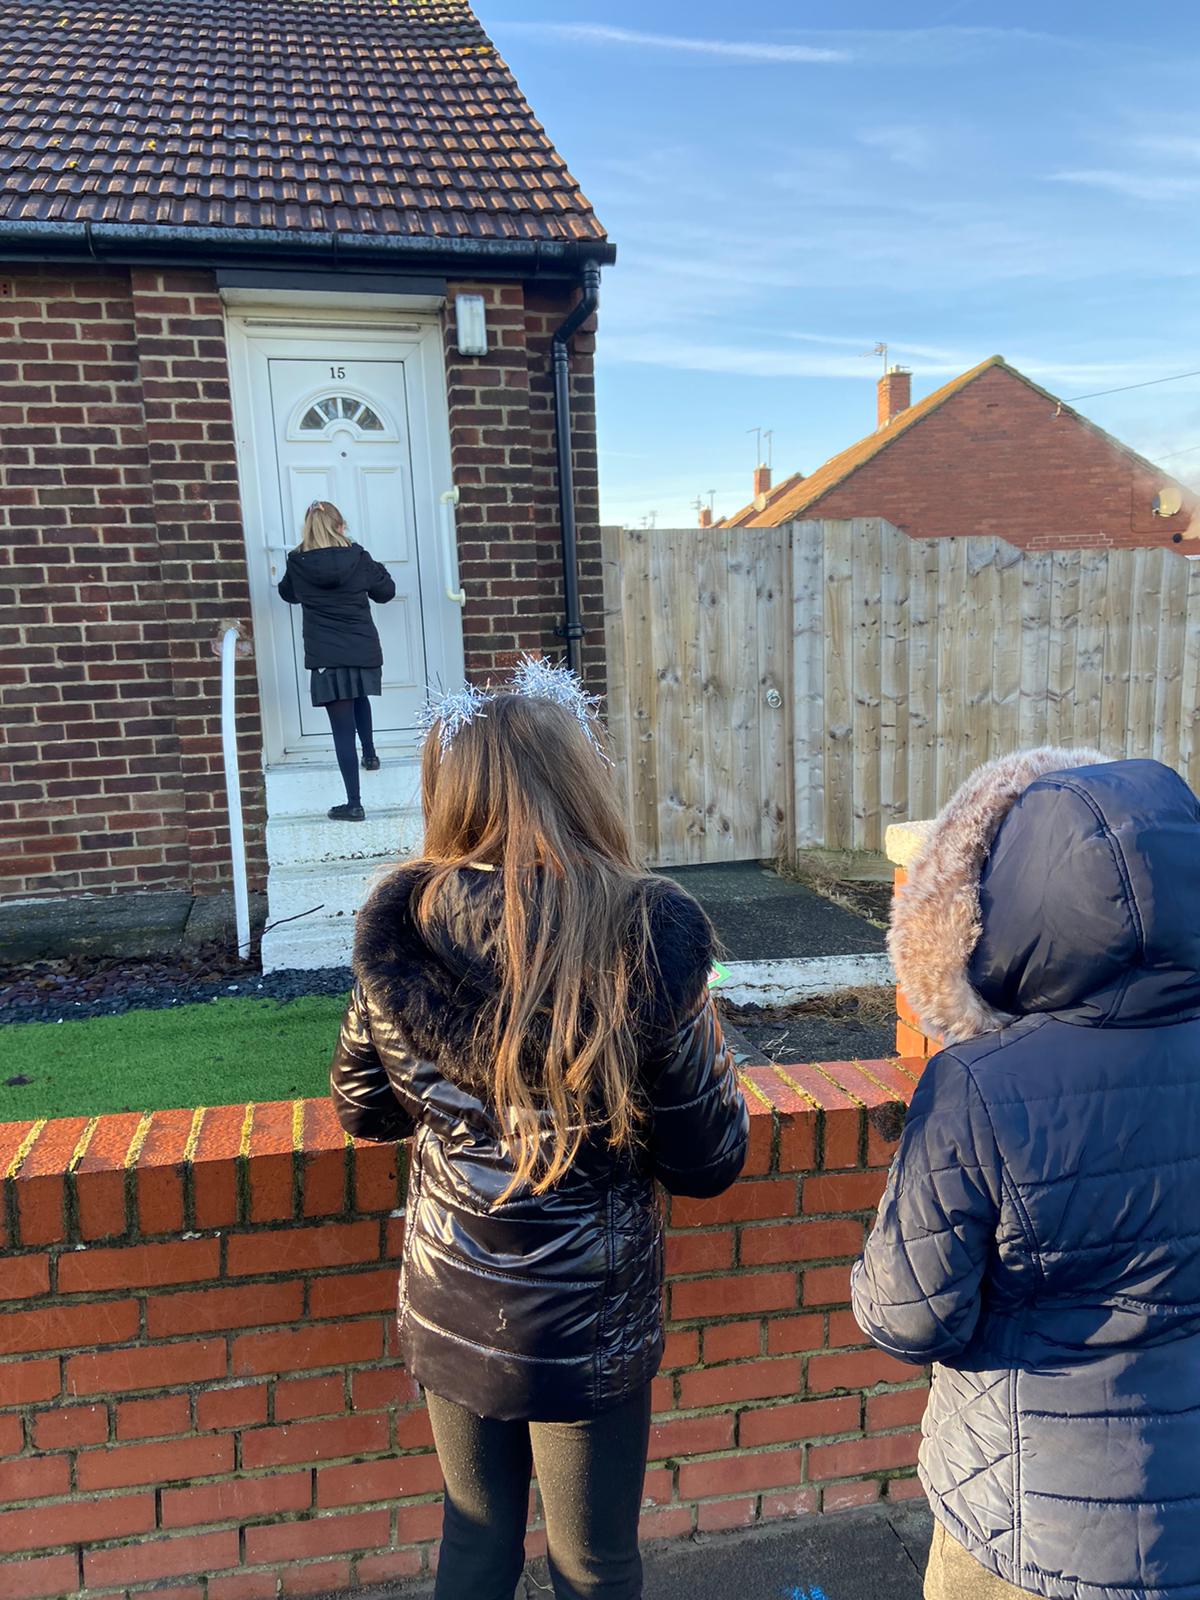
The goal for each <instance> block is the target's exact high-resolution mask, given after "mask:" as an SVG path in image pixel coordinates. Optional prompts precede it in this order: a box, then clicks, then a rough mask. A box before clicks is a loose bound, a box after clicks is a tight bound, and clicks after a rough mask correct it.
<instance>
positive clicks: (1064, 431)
mask: <svg viewBox="0 0 1200 1600" xmlns="http://www.w3.org/2000/svg"><path fill="white" fill-rule="evenodd" d="M1165 476H1166V474H1165V472H1164V473H1163V474H1162V475H1158V474H1155V473H1153V472H1149V473H1147V472H1143V471H1142V469H1140V468H1139V467H1137V466H1136V464H1135V463H1133V462H1131V461H1130V459H1129V457H1128V456H1127V455H1125V454H1124V453H1123V452H1121V451H1119V450H1117V449H1115V448H1114V447H1113V446H1112V445H1110V444H1109V443H1108V442H1107V441H1106V440H1105V439H1104V438H1103V437H1102V436H1101V435H1100V434H1099V433H1096V432H1094V431H1093V430H1092V429H1091V428H1088V427H1086V426H1085V425H1084V424H1083V423H1081V422H1078V421H1077V420H1076V419H1075V418H1074V417H1072V416H1070V415H1069V414H1067V413H1066V412H1063V413H1062V414H1058V411H1057V407H1056V404H1055V402H1054V401H1053V400H1050V399H1048V398H1047V397H1046V396H1045V395H1042V394H1039V393H1038V392H1037V391H1036V390H1035V389H1031V388H1030V387H1029V385H1028V384H1026V383H1022V382H1021V380H1020V379H1019V378H1015V377H1014V376H1013V375H1012V374H1011V373H1010V372H1007V371H1005V370H1004V368H1003V367H993V368H991V369H989V370H988V371H987V372H985V373H983V374H981V376H980V377H978V378H976V379H975V381H974V382H973V383H970V384H968V385H967V387H966V388H965V389H963V390H961V391H960V392H959V393H958V394H956V395H953V396H952V397H951V398H950V399H949V400H947V401H946V402H945V404H944V405H941V406H939V407H938V409H937V410H936V411H933V412H931V413H930V415H929V416H927V417H926V418H924V420H923V421H921V422H918V423H917V424H915V426H914V427H912V428H911V429H909V430H908V431H907V432H904V433H901V434H899V435H897V437H896V438H894V439H893V440H892V442H891V443H890V444H889V445H888V447H887V449H886V450H883V451H881V453H880V454H879V455H878V456H876V457H875V458H874V459H873V460H872V461H869V462H867V464H866V465H865V466H862V467H860V468H859V469H858V471H857V472H855V474H854V475H853V477H852V478H850V479H849V480H847V482H846V483H845V484H844V485H842V486H841V487H839V488H835V489H831V490H830V492H829V493H828V494H827V495H823V496H822V497H821V499H820V500H818V501H817V502H816V503H815V504H814V505H813V506H811V507H810V508H809V509H808V510H807V511H806V512H805V516H806V517H811V518H817V517H831V518H834V517H861V516H872V517H876V516H877V517H886V518H887V519H888V521H890V522H892V523H894V524H895V525H896V526H897V527H900V528H903V529H904V531H905V532H906V533H908V534H911V535H912V537H913V538H914V539H931V538H941V537H943V536H949V535H963V536H967V535H982V534H989V535H996V536H998V537H999V538H1002V539H1006V540H1007V541H1008V542H1009V543H1010V544H1015V545H1019V546H1021V547H1022V548H1027V549H1055V550H1061V549H1071V548H1074V547H1077V546H1108V545H1154V544H1169V543H1170V542H1171V536H1172V535H1173V534H1175V533H1182V532H1183V531H1184V530H1185V529H1186V528H1187V526H1188V524H1189V522H1190V521H1191V511H1190V510H1186V509H1185V510H1184V511H1182V512H1180V513H1179V514H1178V515H1177V516H1174V517H1156V516H1154V515H1153V513H1152V509H1151V508H1152V505H1153V501H1154V496H1155V494H1157V492H1158V490H1159V488H1160V487H1161V484H1162V482H1163V478H1165Z"/></svg>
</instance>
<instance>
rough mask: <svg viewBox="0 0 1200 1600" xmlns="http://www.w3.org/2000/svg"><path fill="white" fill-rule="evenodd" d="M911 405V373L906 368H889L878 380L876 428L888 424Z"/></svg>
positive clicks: (884, 426)
mask: <svg viewBox="0 0 1200 1600" xmlns="http://www.w3.org/2000/svg"><path fill="white" fill-rule="evenodd" d="M910 405H912V373H911V372H910V371H909V369H908V368H907V367H889V368H888V369H887V371H886V372H885V373H884V375H883V377H882V378H880V380H879V408H878V420H877V422H876V427H879V428H886V427H887V425H888V423H889V422H891V421H892V420H893V419H894V418H895V417H898V416H899V415H900V413H901V412H902V411H907V410H908V408H909V406H910Z"/></svg>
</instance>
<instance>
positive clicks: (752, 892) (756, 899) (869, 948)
mask: <svg viewBox="0 0 1200 1600" xmlns="http://www.w3.org/2000/svg"><path fill="white" fill-rule="evenodd" d="M667 876H668V877H671V878H674V879H675V881H676V882H677V883H679V884H680V885H682V887H683V888H685V889H687V890H688V892H689V893H690V894H693V895H695V897H696V899H697V900H699V902H700V904H701V905H702V906H703V907H704V909H705V910H706V911H707V912H708V914H709V916H710V917H711V919H712V922H713V926H714V927H715V928H716V930H717V934H718V937H719V938H720V940H721V942H722V944H723V945H724V947H725V952H726V953H725V956H724V957H723V959H724V961H725V963H726V965H727V966H728V967H729V974H728V976H727V978H726V980H725V982H724V984H723V986H722V989H721V996H722V998H723V999H724V1000H725V1001H726V1002H727V1003H728V1004H729V1005H732V1006H766V1007H778V1006H791V1005H798V1004H800V1003H801V1002H803V1001H805V1000H810V999H813V998H814V997H816V996H819V995H827V994H837V993H839V992H840V991H842V990H846V989H871V988H879V987H882V988H887V987H889V986H890V985H891V983H892V982H893V977H892V968H891V963H890V962H889V960H888V957H887V953H886V951H885V948H884V946H885V943H886V940H885V936H884V932H883V929H882V928H877V927H875V925H874V924H873V923H871V922H868V921H867V920H866V918H865V917H860V916H859V915H858V914H857V913H856V912H854V911H850V910H847V909H846V908H845V907H844V906H840V905H835V904H834V903H833V901H832V900H827V899H826V898H825V896H824V895H821V894H817V893H816V891H815V890H813V889H809V888H808V887H806V885H804V884H802V883H797V882H796V881H795V880H794V879H791V878H784V877H781V876H780V875H779V874H778V873H776V872H773V871H771V870H770V869H769V868H766V867H762V866H760V865H758V863H757V862H724V863H722V864H720V865H717V866H698V867H674V868H672V869H671V871H670V872H669V873H668V874H667Z"/></svg>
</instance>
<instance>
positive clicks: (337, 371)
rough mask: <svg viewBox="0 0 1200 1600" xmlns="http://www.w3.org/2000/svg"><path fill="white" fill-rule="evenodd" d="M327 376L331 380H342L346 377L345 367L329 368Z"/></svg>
mask: <svg viewBox="0 0 1200 1600" xmlns="http://www.w3.org/2000/svg"><path fill="white" fill-rule="evenodd" d="M329 376H330V377H331V378H344V377H345V376H346V369H345V367H330V369H329Z"/></svg>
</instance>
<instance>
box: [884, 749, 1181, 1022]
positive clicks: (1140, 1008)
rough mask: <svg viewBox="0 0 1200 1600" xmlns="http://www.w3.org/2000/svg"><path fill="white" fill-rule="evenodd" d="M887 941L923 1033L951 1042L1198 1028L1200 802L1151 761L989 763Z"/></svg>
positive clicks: (955, 806) (959, 805)
mask: <svg viewBox="0 0 1200 1600" xmlns="http://www.w3.org/2000/svg"><path fill="white" fill-rule="evenodd" d="M888 943H889V948H890V950H891V953H892V959H893V962H894V964H895V968H896V975H897V979H898V981H899V984H900V987H901V989H902V990H903V992H904V994H905V995H906V996H907V998H908V1000H909V1002H910V1004H911V1005H912V1006H913V1007H914V1009H915V1011H916V1012H917V1015H918V1016H919V1017H920V1018H921V1021H922V1024H923V1025H924V1027H925V1028H926V1029H927V1030H928V1031H929V1032H930V1033H933V1034H940V1035H942V1036H943V1037H945V1038H946V1039H947V1040H948V1041H950V1042H954V1041H960V1040H964V1039H970V1038H974V1037H976V1036H977V1035H979V1034H983V1033H988V1032H992V1031H994V1030H995V1029H997V1028H1000V1027H1003V1026H1004V1025H1005V1024H1007V1023H1009V1022H1012V1021H1013V1020H1014V1019H1015V1018H1016V1017H1019V1016H1025V1015H1028V1014H1030V1013H1034V1012H1052V1013H1055V1014H1057V1015H1063V1016H1069V1017H1070V1018H1071V1020H1074V1021H1078V1022H1081V1023H1085V1024H1090V1025H1093V1026H1096V1025H1109V1026H1135V1025H1140V1024H1144V1023H1146V1022H1152V1021H1155V1020H1159V1019H1166V1018H1168V1017H1170V1018H1176V1019H1177V1018H1179V1017H1180V1016H1184V1015H1188V1014H1192V1012H1195V1013H1196V1014H1200V803H1198V802H1197V800H1196V797H1195V796H1194V795H1193V794H1192V792H1191V790H1190V789H1189V788H1188V787H1187V785H1186V784H1185V783H1184V782H1183V780H1182V779H1181V778H1180V777H1179V776H1178V775H1177V774H1176V773H1174V772H1172V771H1171V770H1170V769H1169V768H1167V767H1164V766H1162V765H1161V764H1160V763H1158V762H1154V761H1117V762H1108V761H1106V759H1105V758H1104V756H1102V755H1101V754H1100V753H1099V752H1098V751H1094V750H1064V749H1056V748H1044V749H1039V750H1030V751H1023V752H1020V753H1018V754H1015V755H1011V756H1005V757H1002V758H1001V759H1000V760H997V761H993V762H990V763H989V764H988V765H987V766H984V767H981V768H980V769H979V770H978V771H977V772H975V773H974V774H973V775H972V776H971V777H970V778H969V779H968V780H967V782H966V783H965V784H964V785H963V786H962V788H961V789H960V790H959V791H958V793H957V794H956V795H955V796H954V797H953V799H952V800H951V801H950V803H949V804H948V805H947V806H946V808H945V810H944V811H943V812H942V813H941V815H940V816H939V818H938V820H937V822H936V824H935V825H934V827H933V829H932V830H931V832H930V834H929V836H928V838H927V839H926V840H925V842H924V844H923V846H922V848H921V849H920V851H919V853H918V855H917V858H916V859H915V861H914V862H913V864H912V866H911V867H910V868H909V873H908V882H907V884H906V885H905V887H904V888H902V889H901V890H900V892H899V894H898V896H897V900H896V905H895V909H894V911H893V915H892V927H891V932H890V935H889V940H888Z"/></svg>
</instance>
